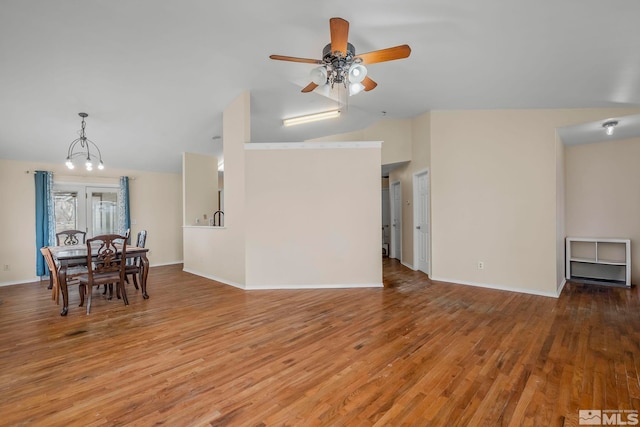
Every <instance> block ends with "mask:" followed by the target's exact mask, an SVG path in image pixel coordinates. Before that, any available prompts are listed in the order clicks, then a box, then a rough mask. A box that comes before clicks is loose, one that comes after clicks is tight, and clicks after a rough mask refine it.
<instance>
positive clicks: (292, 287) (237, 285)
mask: <svg viewBox="0 0 640 427" xmlns="http://www.w3.org/2000/svg"><path fill="white" fill-rule="evenodd" d="M182 271H184V272H185V273H191V274H195V275H196V276H200V277H204V278H205V279H209V280H214V281H216V282H220V283H222V284H224V285H229V286H233V287H234V288H238V289H243V290H245V291H269V290H295V289H299V290H303V289H350V288H360V289H361V288H384V284H383V283H382V282H378V283H331V284H287V285H280V284H275V285H274V284H270V285H255V284H253V285H242V284H240V283H236V282H232V281H230V280H227V279H223V278H221V277H217V276H212V275H211V274H203V273H201V272H199V271H196V270H191V269H189V268H183V269H182Z"/></svg>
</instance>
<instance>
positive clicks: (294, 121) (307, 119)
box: [282, 110, 340, 126]
mask: <svg viewBox="0 0 640 427" xmlns="http://www.w3.org/2000/svg"><path fill="white" fill-rule="evenodd" d="M339 116H340V110H332V111H325V112H322V113H316V114H308V115H306V116H299V117H292V118H290V119H284V120H283V121H282V124H283V125H285V126H294V125H301V124H303V123H311V122H317V121H319V120H326V119H335V118H336V117H339Z"/></svg>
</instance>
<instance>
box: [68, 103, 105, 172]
mask: <svg viewBox="0 0 640 427" xmlns="http://www.w3.org/2000/svg"><path fill="white" fill-rule="evenodd" d="M78 115H79V116H80V117H82V128H81V129H80V138H77V139H75V140H73V141H72V142H71V144H70V145H69V150H67V160H66V162H65V164H66V165H67V167H68V168H69V169H74V168H75V165H74V160H76V159H81V161H84V166H85V168H86V169H87V170H88V171H91V170H93V166H94V164H95V163H97V164H98V169H101V170H102V169H104V163H102V153H101V152H100V148H98V146H97V145H96V144H95V143H94V142H93V141H91V140H90V139H88V138H87V136H86V134H85V126H86V123H85V121H84V119H85V118H86V117H88V116H89V115H88V114H87V113H78Z"/></svg>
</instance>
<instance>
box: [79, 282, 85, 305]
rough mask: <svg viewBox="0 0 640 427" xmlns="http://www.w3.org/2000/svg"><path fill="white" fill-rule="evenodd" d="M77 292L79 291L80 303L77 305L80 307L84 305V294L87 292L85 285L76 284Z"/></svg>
mask: <svg viewBox="0 0 640 427" xmlns="http://www.w3.org/2000/svg"><path fill="white" fill-rule="evenodd" d="M78 292H79V293H80V305H79V306H78V307H82V306H83V305H84V295H85V294H86V293H87V287H86V286H85V285H78Z"/></svg>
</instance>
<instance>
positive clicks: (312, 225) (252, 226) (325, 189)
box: [246, 142, 382, 289]
mask: <svg viewBox="0 0 640 427" xmlns="http://www.w3.org/2000/svg"><path fill="white" fill-rule="evenodd" d="M246 154H247V156H246V167H247V170H246V171H247V173H246V184H247V187H246V191H247V192H246V198H247V205H246V206H247V235H246V236H247V246H246V249H247V288H250V289H257V288H284V287H293V288H304V287H353V286H382V257H381V249H380V233H381V227H382V213H381V207H380V203H381V202H380V199H381V193H380V143H379V142H377V143H372V142H369V143H365V142H363V143H334V142H329V143H307V144H305V143H291V144H262V143H261V144H247V153H246Z"/></svg>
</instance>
